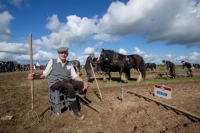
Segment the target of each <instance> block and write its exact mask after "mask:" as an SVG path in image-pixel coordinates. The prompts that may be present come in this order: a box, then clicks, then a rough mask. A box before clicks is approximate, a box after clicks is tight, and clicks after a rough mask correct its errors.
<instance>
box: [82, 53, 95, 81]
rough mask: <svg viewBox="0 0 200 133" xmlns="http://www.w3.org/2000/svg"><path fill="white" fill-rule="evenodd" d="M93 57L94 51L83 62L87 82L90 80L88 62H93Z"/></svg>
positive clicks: (90, 72) (90, 71)
mask: <svg viewBox="0 0 200 133" xmlns="http://www.w3.org/2000/svg"><path fill="white" fill-rule="evenodd" d="M93 58H94V53H91V54H90V55H89V56H88V57H87V59H86V62H85V66H84V67H85V71H86V75H87V78H86V81H87V82H90V78H91V76H92V68H91V66H90V63H91V64H93V60H92V59H93Z"/></svg>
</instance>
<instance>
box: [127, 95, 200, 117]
mask: <svg viewBox="0 0 200 133" xmlns="http://www.w3.org/2000/svg"><path fill="white" fill-rule="evenodd" d="M127 93H130V94H134V95H136V96H139V97H143V98H144V99H149V100H151V101H154V102H156V103H157V104H161V105H163V106H165V107H168V108H171V109H173V110H176V111H178V112H181V113H183V114H185V115H187V116H191V117H194V118H196V119H198V120H200V116H197V115H194V114H191V113H190V112H187V111H184V110H181V109H178V108H176V107H174V106H171V105H169V104H166V103H163V102H159V101H157V100H154V99H152V98H148V97H145V96H143V95H140V94H137V93H135V92H131V91H128V92H127Z"/></svg>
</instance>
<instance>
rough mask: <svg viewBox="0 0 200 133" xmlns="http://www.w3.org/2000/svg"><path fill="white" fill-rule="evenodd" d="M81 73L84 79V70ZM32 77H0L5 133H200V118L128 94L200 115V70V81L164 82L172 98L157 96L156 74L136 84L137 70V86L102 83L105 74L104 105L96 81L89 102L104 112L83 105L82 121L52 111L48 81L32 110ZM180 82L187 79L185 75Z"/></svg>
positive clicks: (0, 130)
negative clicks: (120, 96)
mask: <svg viewBox="0 0 200 133" xmlns="http://www.w3.org/2000/svg"><path fill="white" fill-rule="evenodd" d="M37 72H41V71H40V70H37V71H36V73H37ZM82 73H83V75H82V77H83V78H84V77H85V73H84V70H82ZM27 74H28V72H27V71H25V72H8V73H0V95H1V96H0V117H1V120H0V133H12V132H15V133H16V132H17V133H26V132H27V133H45V132H48V133H97V132H103V133H133V132H134V133H141V132H144V133H160V132H165V133H174V132H177V133H184V132H186V133H199V131H200V121H198V119H195V118H193V117H190V116H186V115H184V114H181V113H179V112H177V111H175V110H172V109H170V108H166V107H164V106H162V105H158V104H156V103H155V102H153V101H148V100H145V99H144V98H142V97H138V96H135V95H133V94H129V93H127V92H128V91H131V92H135V93H138V94H140V95H143V96H145V97H148V98H151V99H154V100H157V101H160V102H162V103H165V104H168V105H171V106H173V107H176V108H178V109H181V110H184V111H187V112H189V113H191V114H193V115H195V116H200V72H199V73H197V72H196V73H195V74H196V75H195V76H196V77H198V78H199V80H198V79H197V78H196V79H197V80H195V81H191V80H190V81H188V82H187V81H182V80H180V82H173V81H174V80H178V79H169V80H163V79H160V80H162V82H161V83H160V84H164V85H165V86H167V87H171V88H172V99H164V98H159V97H157V96H154V95H153V92H154V84H151V83H150V82H151V81H154V80H159V79H154V78H155V77H156V76H157V73H156V72H152V71H147V80H146V81H144V82H141V83H137V82H136V78H137V74H136V73H135V71H133V72H132V74H131V75H133V76H132V78H131V80H132V81H131V82H133V83H134V84H131V83H127V84H126V83H120V82H119V81H118V78H119V77H118V74H116V73H113V74H112V75H113V76H114V77H115V78H114V80H113V81H112V82H109V81H107V82H106V83H104V82H103V81H102V75H96V77H97V82H98V85H99V86H100V92H101V94H102V96H103V100H104V102H101V101H100V99H99V97H98V96H97V95H96V94H95V93H94V91H97V92H98V89H97V87H96V84H95V83H96V82H95V80H94V81H93V83H91V86H92V87H90V88H89V89H88V93H87V98H88V99H89V100H90V101H91V103H90V104H91V105H92V106H93V107H95V108H96V109H97V110H98V111H99V112H100V113H98V112H96V111H95V110H93V109H91V108H89V107H87V106H83V107H82V108H81V112H82V113H83V114H84V115H85V119H84V120H82V121H79V120H76V119H75V117H74V116H73V114H72V112H70V111H65V112H64V113H63V114H62V115H60V116H56V115H55V114H52V113H51V112H50V110H49V101H48V85H47V79H42V80H35V81H34V90H35V92H34V104H33V105H34V106H33V107H34V108H33V111H32V109H31V105H32V103H31V91H30V89H31V87H30V81H29V80H27ZM134 74H135V75H134ZM181 78H183V79H186V78H188V77H187V76H186V75H183V77H181ZM188 79H189V78H188ZM165 81H166V82H165ZM115 83H116V86H115ZM105 84H112V85H113V87H106V85H105ZM158 84H159V82H158ZM120 85H123V86H124V87H123V88H124V99H123V101H120V100H119V99H118V97H119V95H120ZM102 86H104V87H103V88H102ZM6 116H11V119H8V120H4V118H5V117H6Z"/></svg>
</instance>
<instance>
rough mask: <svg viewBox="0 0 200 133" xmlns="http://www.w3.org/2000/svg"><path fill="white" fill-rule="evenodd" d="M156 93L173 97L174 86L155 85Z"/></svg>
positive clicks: (163, 96)
mask: <svg viewBox="0 0 200 133" xmlns="http://www.w3.org/2000/svg"><path fill="white" fill-rule="evenodd" d="M154 95H155V96H159V97H162V98H166V99H172V88H170V87H166V86H164V85H154Z"/></svg>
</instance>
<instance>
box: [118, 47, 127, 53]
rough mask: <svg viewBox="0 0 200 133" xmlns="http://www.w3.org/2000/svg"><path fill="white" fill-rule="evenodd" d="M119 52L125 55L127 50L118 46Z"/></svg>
mask: <svg viewBox="0 0 200 133" xmlns="http://www.w3.org/2000/svg"><path fill="white" fill-rule="evenodd" d="M119 53H120V54H124V55H126V54H127V51H126V50H125V49H123V48H120V49H119Z"/></svg>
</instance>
